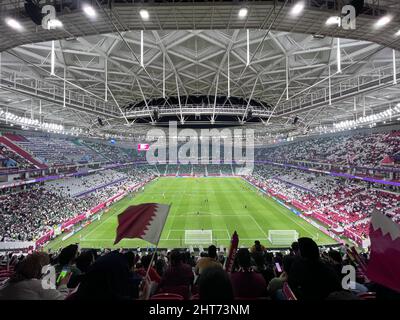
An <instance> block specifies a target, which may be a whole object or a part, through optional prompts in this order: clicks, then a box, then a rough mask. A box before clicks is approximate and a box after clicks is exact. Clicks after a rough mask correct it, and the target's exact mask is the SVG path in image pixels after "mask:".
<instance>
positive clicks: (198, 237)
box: [185, 230, 213, 245]
mask: <svg viewBox="0 0 400 320" xmlns="http://www.w3.org/2000/svg"><path fill="white" fill-rule="evenodd" d="M212 241H213V237H212V230H185V244H187V245H191V244H208V245H210V244H212Z"/></svg>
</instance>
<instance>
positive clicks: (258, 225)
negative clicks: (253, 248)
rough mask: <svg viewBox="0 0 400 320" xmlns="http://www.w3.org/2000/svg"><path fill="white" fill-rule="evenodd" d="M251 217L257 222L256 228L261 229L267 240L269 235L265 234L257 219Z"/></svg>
mask: <svg viewBox="0 0 400 320" xmlns="http://www.w3.org/2000/svg"><path fill="white" fill-rule="evenodd" d="M249 217H250V218H251V219H252V220H253V221H254V222H255V224H256V226H257V227H258V229H260V230H261V233H263V234H264V237H265V238H266V239H268V236H267V234H266V233H265V232H264V230H263V229H262V228H261V226H260V224H259V223H258V222H257V221H256V219H254V218H253V216H251V215H249Z"/></svg>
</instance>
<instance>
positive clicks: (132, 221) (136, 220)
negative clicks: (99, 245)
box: [114, 203, 170, 245]
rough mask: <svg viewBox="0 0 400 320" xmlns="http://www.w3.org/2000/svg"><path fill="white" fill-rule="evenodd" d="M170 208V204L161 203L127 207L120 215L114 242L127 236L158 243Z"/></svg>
mask: <svg viewBox="0 0 400 320" xmlns="http://www.w3.org/2000/svg"><path fill="white" fill-rule="evenodd" d="M169 209H170V206H169V205H166V204H160V203H143V204H139V205H137V206H130V207H128V208H126V209H125V211H124V212H122V213H120V214H119V215H118V227H117V236H116V238H115V242H114V244H117V243H118V242H120V241H121V240H122V239H125V238H129V239H133V238H140V239H143V240H145V241H148V242H150V243H151V244H154V245H157V244H158V241H159V240H160V236H161V232H162V230H163V228H164V224H165V220H166V219H167V216H168V213H169Z"/></svg>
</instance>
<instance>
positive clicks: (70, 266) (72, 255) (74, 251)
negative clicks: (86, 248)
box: [56, 244, 82, 288]
mask: <svg viewBox="0 0 400 320" xmlns="http://www.w3.org/2000/svg"><path fill="white" fill-rule="evenodd" d="M78 255H79V246H78V245H77V244H70V245H69V246H67V247H65V248H63V249H62V250H61V252H60V254H59V256H58V264H57V265H56V273H57V281H61V279H63V278H65V276H66V275H67V274H69V273H70V274H71V276H72V278H76V277H78V276H80V275H81V274H82V272H81V271H80V270H79V269H78V268H77V267H76V265H75V262H76V258H77V257H78ZM67 285H68V287H69V288H73V287H75V285H74V284H72V283H71V284H70V283H67Z"/></svg>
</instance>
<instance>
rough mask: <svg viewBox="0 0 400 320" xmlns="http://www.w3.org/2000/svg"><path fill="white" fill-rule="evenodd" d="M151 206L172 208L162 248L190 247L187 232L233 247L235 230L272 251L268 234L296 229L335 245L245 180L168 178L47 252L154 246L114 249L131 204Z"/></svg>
mask: <svg viewBox="0 0 400 320" xmlns="http://www.w3.org/2000/svg"><path fill="white" fill-rule="evenodd" d="M148 202H157V203H165V204H171V210H170V212H169V216H168V218H167V221H166V224H165V226H164V230H163V233H162V235H161V239H160V244H159V247H160V248H180V247H188V246H189V244H187V243H186V241H185V230H212V242H213V244H215V245H217V246H220V245H224V246H228V245H229V243H230V238H231V235H232V233H233V231H235V230H236V231H237V233H238V235H239V240H240V242H239V243H240V246H250V245H252V244H253V243H254V240H260V241H261V243H262V244H264V245H266V246H267V247H270V248H271V247H274V246H273V245H272V244H271V243H270V242H269V241H268V240H267V238H268V231H269V230H296V231H297V232H298V233H299V236H303V237H310V238H313V239H314V240H315V241H316V242H317V243H318V244H319V245H327V244H335V243H336V241H335V240H333V239H332V238H330V237H329V236H327V235H325V234H324V233H322V232H320V231H319V230H318V229H317V228H315V227H314V226H312V225H310V224H309V223H308V222H306V221H304V220H303V219H301V218H300V217H298V216H296V215H295V214H294V213H293V212H291V211H290V210H288V209H287V208H285V207H284V206H282V205H280V204H278V203H277V202H275V201H274V200H273V199H271V198H270V197H268V196H266V195H264V194H262V193H261V192H260V191H258V190H257V189H256V188H255V187H253V186H252V185H250V184H249V183H247V182H246V181H245V180H243V179H241V178H220V177H215V178H176V177H163V178H158V179H156V180H154V181H152V182H151V183H149V184H148V185H146V186H145V189H144V190H143V191H140V192H138V193H136V194H134V195H133V194H132V195H128V196H127V197H125V198H124V199H122V200H120V201H119V202H117V203H115V204H114V205H112V206H111V207H110V208H109V210H108V212H106V213H104V214H103V215H102V217H101V219H100V220H97V221H95V222H93V223H92V224H90V225H89V226H87V227H86V228H84V229H82V230H81V231H79V232H78V233H76V234H74V235H73V236H72V237H70V238H68V239H66V240H65V241H62V240H61V238H62V236H60V237H58V238H56V239H54V240H52V241H51V242H50V243H49V244H48V245H47V247H46V248H48V249H50V248H51V249H57V248H60V247H64V246H66V245H68V244H71V243H78V242H79V243H80V245H81V247H83V248H137V247H142V248H143V247H144V248H145V247H149V246H150V245H149V244H148V243H147V242H145V241H143V240H140V239H124V240H122V241H121V242H119V243H118V244H117V246H113V243H114V239H115V231H116V228H117V221H118V220H117V216H118V214H119V213H121V212H122V211H123V210H124V209H125V208H126V207H128V206H130V205H135V204H140V203H148ZM194 247H198V246H196V245H194Z"/></svg>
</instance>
